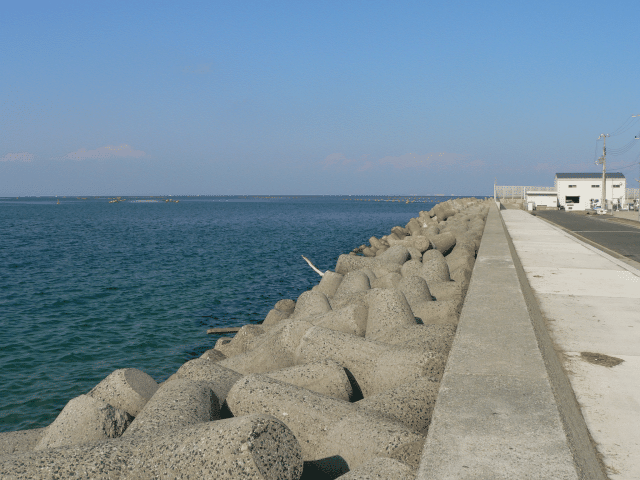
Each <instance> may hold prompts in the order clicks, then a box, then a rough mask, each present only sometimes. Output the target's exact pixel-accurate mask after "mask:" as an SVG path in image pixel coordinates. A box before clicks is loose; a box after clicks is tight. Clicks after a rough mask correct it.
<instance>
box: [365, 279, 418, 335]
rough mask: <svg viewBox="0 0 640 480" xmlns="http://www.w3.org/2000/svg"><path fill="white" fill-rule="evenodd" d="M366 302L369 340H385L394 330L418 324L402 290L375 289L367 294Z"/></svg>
mask: <svg viewBox="0 0 640 480" xmlns="http://www.w3.org/2000/svg"><path fill="white" fill-rule="evenodd" d="M365 300H366V302H367V304H368V305H369V315H368V317H367V331H366V334H365V338H366V339H367V340H379V339H383V338H384V336H385V335H386V334H387V332H389V331H390V330H392V329H394V328H397V327H400V326H405V325H415V324H416V319H415V317H414V316H413V312H412V311H411V307H410V306H409V303H408V302H407V299H406V298H405V296H404V294H403V293H402V292H401V291H400V290H395V289H388V288H374V289H372V290H370V291H369V292H367V296H366V298H365Z"/></svg>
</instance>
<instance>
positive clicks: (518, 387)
mask: <svg viewBox="0 0 640 480" xmlns="http://www.w3.org/2000/svg"><path fill="white" fill-rule="evenodd" d="M525 215H526V214H525ZM417 478H418V479H420V480H426V479H454V478H455V479H460V478H492V479H512V478H531V479H534V478H535V479H560V478H562V479H577V478H580V479H604V478H606V476H605V475H604V473H603V468H602V464H601V463H600V462H599V459H598V455H597V453H596V450H595V448H594V446H593V443H592V441H591V438H590V436H589V433H588V430H587V428H586V425H585V422H584V419H583V417H582V414H581V412H580V408H579V407H578V405H577V403H576V400H575V396H574V394H573V390H572V388H571V385H570V383H569V381H568V380H567V377H566V375H565V373H564V371H563V368H562V365H561V364H560V361H559V360H558V357H557V355H556V352H555V350H554V347H553V343H552V341H551V338H550V337H549V334H548V332H547V330H546V327H545V325H544V322H543V319H542V315H541V313H540V310H539V307H538V304H537V301H536V298H535V296H534V294H533V292H532V290H531V287H530V286H529V283H528V281H527V278H526V275H525V274H524V271H523V269H522V265H521V263H520V260H519V258H518V256H517V254H516V252H515V250H514V247H513V243H512V242H511V239H510V237H509V234H508V232H507V230H506V228H505V226H504V224H503V221H502V218H501V215H500V214H499V212H498V209H497V208H495V209H493V208H492V210H491V211H490V213H489V216H488V218H487V223H486V226H485V231H484V235H483V239H482V243H481V245H480V250H479V252H478V258H477V260H476V265H475V268H474V271H473V276H472V279H471V284H470V288H469V291H468V293H467V297H466V300H465V304H464V308H463V310H462V313H461V316H460V323H459V325H458V332H457V335H456V338H455V341H454V344H453V346H452V349H451V353H450V356H449V360H448V363H447V367H446V370H445V373H444V375H443V378H442V383H441V389H440V393H439V395H438V398H437V401H436V407H435V410H434V415H433V419H432V423H431V427H430V429H429V434H428V436H427V440H426V442H425V449H424V451H423V456H422V461H421V465H420V469H419V472H418V477H417Z"/></svg>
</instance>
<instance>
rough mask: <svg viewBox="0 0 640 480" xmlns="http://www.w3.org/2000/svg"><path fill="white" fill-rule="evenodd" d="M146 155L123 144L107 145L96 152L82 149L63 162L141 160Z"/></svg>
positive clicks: (65, 157) (65, 158)
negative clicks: (107, 159) (96, 159)
mask: <svg viewBox="0 0 640 480" xmlns="http://www.w3.org/2000/svg"><path fill="white" fill-rule="evenodd" d="M145 155H146V153H145V152H143V151H142V150H134V149H133V148H131V146H129V145H126V144H122V145H118V146H117V147H116V146H113V145H107V146H106V147H100V148H96V149H95V150H87V149H86V148H81V149H79V150H76V151H75V152H71V153H68V154H66V155H65V156H63V157H62V159H63V160H87V159H94V158H99V159H102V158H114V157H121V158H122V157H127V158H140V157H144V156H145Z"/></svg>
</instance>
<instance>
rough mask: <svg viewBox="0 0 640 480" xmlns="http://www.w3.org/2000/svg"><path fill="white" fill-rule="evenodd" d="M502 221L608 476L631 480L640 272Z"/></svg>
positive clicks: (522, 217)
mask: <svg viewBox="0 0 640 480" xmlns="http://www.w3.org/2000/svg"><path fill="white" fill-rule="evenodd" d="M501 214H502V217H503V218H504V222H505V225H506V227H507V229H508V233H509V235H510V237H511V239H512V241H513V245H514V247H515V250H516V252H517V256H518V259H519V261H520V262H521V264H522V267H523V270H524V272H525V274H526V279H527V281H528V283H529V284H530V286H531V289H532V291H533V293H534V295H535V299H536V300H537V303H538V305H539V308H540V311H541V312H542V315H543V316H544V319H545V321H546V329H547V331H548V333H549V335H550V337H551V339H552V341H553V342H554V345H555V349H556V350H557V351H558V353H559V357H560V358H561V362H562V366H563V368H564V370H565V372H566V375H567V377H568V379H569V382H570V384H571V388H572V390H573V392H574V393H575V398H576V400H577V402H578V405H579V407H580V410H581V413H582V416H583V418H584V420H585V422H586V426H587V427H588V430H589V433H590V435H591V437H592V439H593V441H594V443H595V445H596V448H597V451H598V452H599V453H600V454H601V455H602V461H603V463H604V465H605V466H606V473H607V475H608V477H609V478H611V479H612V480H622V479H628V480H637V479H638V478H640V271H638V270H637V269H635V268H633V267H632V266H630V265H628V264H627V263H625V262H622V261H620V260H618V259H616V258H614V257H611V256H610V255H607V254H606V253H603V252H602V251H600V250H598V249H596V248H594V247H593V246H591V245H589V244H586V243H584V242H581V241H579V240H578V239H576V238H575V237H573V236H571V235H570V234H568V233H566V232H564V231H563V230H561V229H560V228H558V227H555V226H553V225H551V224H549V223H547V222H544V221H543V220H541V219H539V218H536V217H534V216H532V215H530V214H528V213H526V212H524V211H518V210H503V211H502V212H501ZM565 215H566V214H565ZM595 222H596V221H595V220H594V221H592V222H591V224H590V225H592V226H595V227H594V230H598V228H597V227H598V224H597V223H595ZM599 222H601V221H599ZM603 227H604V225H603ZM619 227H620V226H619V225H616V229H618V228H619ZM573 228H575V229H576V230H577V229H580V228H581V227H579V226H574V227H573ZM601 230H605V228H602V229H601ZM585 233H586V232H585ZM596 235H598V234H597V233H596ZM600 235H601V234H600ZM624 235H627V236H632V235H635V237H639V236H638V234H637V233H636V234H634V233H624ZM600 240H601V239H600ZM638 243H639V244H640V238H638ZM636 246H637V245H636ZM474 274H475V272H474Z"/></svg>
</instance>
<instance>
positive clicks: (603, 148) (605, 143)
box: [596, 133, 609, 210]
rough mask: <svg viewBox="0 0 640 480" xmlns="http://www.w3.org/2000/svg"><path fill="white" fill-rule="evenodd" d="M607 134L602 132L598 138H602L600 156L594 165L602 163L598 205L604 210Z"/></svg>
mask: <svg viewBox="0 0 640 480" xmlns="http://www.w3.org/2000/svg"><path fill="white" fill-rule="evenodd" d="M608 136H609V134H608V133H607V134H604V133H602V134H601V135H600V136H599V137H598V140H600V139H601V138H602V156H601V157H600V158H599V159H598V160H596V165H602V198H601V199H600V207H601V208H602V210H606V205H605V201H606V199H607V195H606V194H607V191H606V188H607V187H606V181H607V178H606V176H607V137H608Z"/></svg>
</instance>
